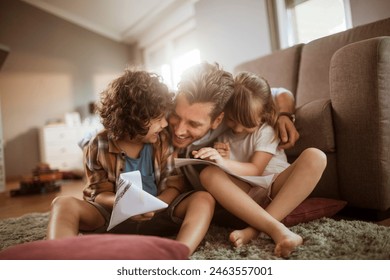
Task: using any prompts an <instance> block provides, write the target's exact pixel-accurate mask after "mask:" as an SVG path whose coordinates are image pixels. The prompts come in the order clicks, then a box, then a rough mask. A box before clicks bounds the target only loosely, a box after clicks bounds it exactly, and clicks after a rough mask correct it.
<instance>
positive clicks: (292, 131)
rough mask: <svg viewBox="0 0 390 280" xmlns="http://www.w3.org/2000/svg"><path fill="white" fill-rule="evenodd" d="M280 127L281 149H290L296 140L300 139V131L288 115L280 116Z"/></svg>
mask: <svg viewBox="0 0 390 280" xmlns="http://www.w3.org/2000/svg"><path fill="white" fill-rule="evenodd" d="M278 128H279V137H280V144H279V149H283V150H284V149H289V148H292V147H294V145H295V142H297V140H298V139H299V133H298V131H297V129H296V128H295V125H294V123H293V122H292V121H291V120H290V118H289V117H287V116H279V118H278Z"/></svg>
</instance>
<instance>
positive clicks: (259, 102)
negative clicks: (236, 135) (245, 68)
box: [225, 72, 278, 135]
mask: <svg viewBox="0 0 390 280" xmlns="http://www.w3.org/2000/svg"><path fill="white" fill-rule="evenodd" d="M225 111H226V114H227V117H228V118H230V119H232V120H233V121H236V122H238V123H240V124H241V125H242V126H244V127H247V128H252V127H259V126H260V125H262V124H263V123H266V124H268V125H270V126H271V127H273V128H274V130H275V135H277V133H278V131H277V120H278V115H277V110H276V105H275V102H274V100H273V97H272V93H271V88H270V86H269V84H268V82H267V80H266V79H264V78H263V77H260V76H258V75H256V74H253V73H249V72H240V73H238V74H237V75H236V77H235V79H234V94H233V95H232V97H231V98H230V99H229V101H228V103H227V104H226V108H225Z"/></svg>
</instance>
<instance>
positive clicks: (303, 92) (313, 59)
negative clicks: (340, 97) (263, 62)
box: [296, 18, 390, 107]
mask: <svg viewBox="0 0 390 280" xmlns="http://www.w3.org/2000/svg"><path fill="white" fill-rule="evenodd" d="M379 36H390V18H387V19H384V20H380V21H376V22H373V23H369V24H366V25H361V26H357V27H355V28H352V29H349V30H346V31H344V32H340V33H337V34H333V35H330V36H327V37H323V38H320V39H317V40H314V41H312V42H309V43H307V44H306V45H304V46H303V48H302V53H301V61H300V68H299V76H298V86H297V92H296V106H297V107H299V106H301V105H303V104H306V103H308V102H310V101H313V100H317V99H326V98H329V66H330V61H331V58H332V56H333V54H334V53H335V52H336V51H337V50H339V49H340V48H342V47H344V46H346V45H348V44H350V43H354V42H357V41H361V40H365V39H369V38H373V37H379Z"/></svg>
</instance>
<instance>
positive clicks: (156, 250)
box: [0, 234, 189, 260]
mask: <svg viewBox="0 0 390 280" xmlns="http://www.w3.org/2000/svg"><path fill="white" fill-rule="evenodd" d="M188 254H189V248H188V247H187V246H185V245H184V244H182V243H180V242H178V241H175V240H171V239H167V238H162V237H156V236H141V235H120V234H90V235H83V236H75V237H68V238H63V239H57V240H38V241H33V242H29V243H24V244H20V245H15V246H12V247H8V248H6V249H5V250H3V251H0V259H1V260H183V259H188Z"/></svg>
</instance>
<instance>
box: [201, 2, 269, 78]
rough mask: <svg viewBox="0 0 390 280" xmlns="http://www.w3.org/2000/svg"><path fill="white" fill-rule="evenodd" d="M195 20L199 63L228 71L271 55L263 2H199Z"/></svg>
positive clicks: (265, 10)
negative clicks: (201, 61) (217, 64)
mask: <svg viewBox="0 0 390 280" xmlns="http://www.w3.org/2000/svg"><path fill="white" fill-rule="evenodd" d="M195 20H196V26H197V27H196V28H197V30H196V31H197V37H198V44H199V50H200V55H201V59H202V60H206V61H208V62H218V63H219V64H220V65H222V66H223V68H224V69H225V70H227V71H233V69H234V67H235V66H236V65H238V64H239V63H241V62H244V61H247V60H251V59H253V58H256V57H259V56H261V55H265V54H268V53H270V52H271V41H270V33H269V26H268V16H267V7H266V1H265V0H240V1H237V0H199V1H198V2H196V3H195Z"/></svg>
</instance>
